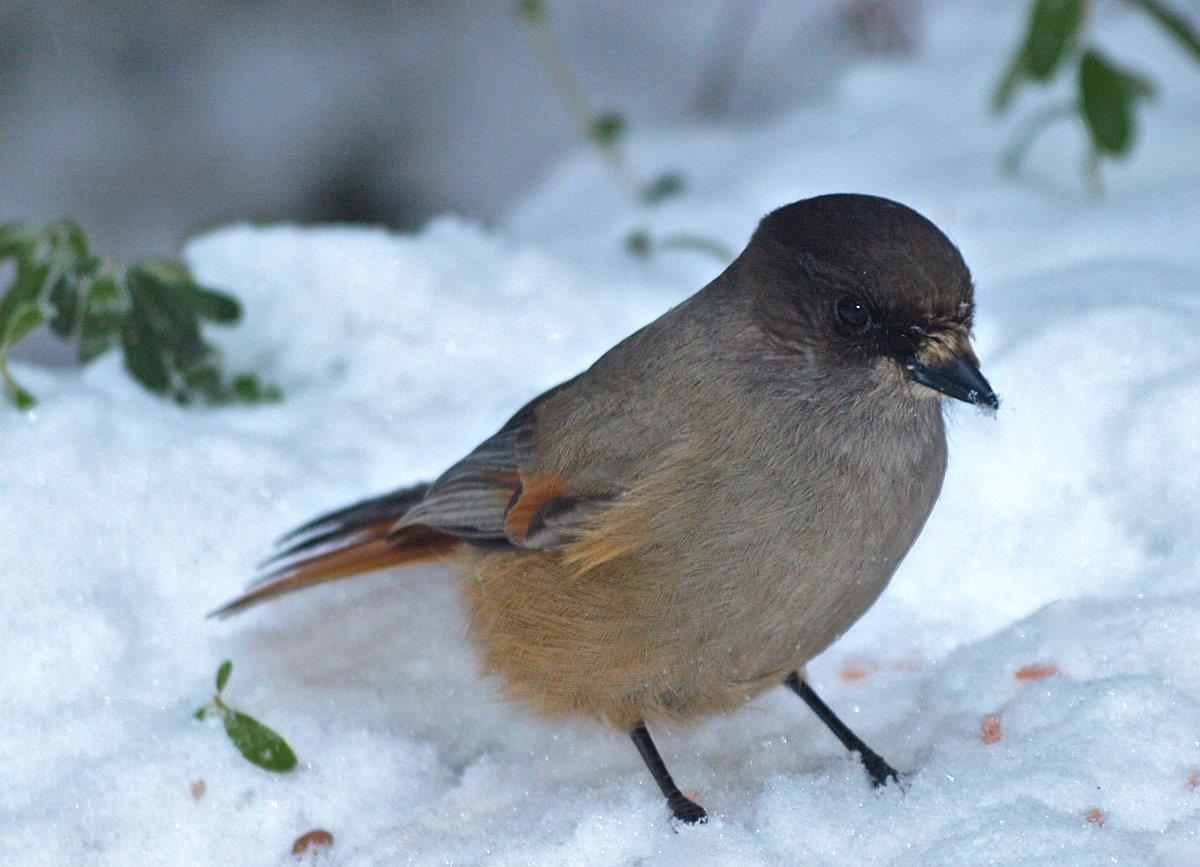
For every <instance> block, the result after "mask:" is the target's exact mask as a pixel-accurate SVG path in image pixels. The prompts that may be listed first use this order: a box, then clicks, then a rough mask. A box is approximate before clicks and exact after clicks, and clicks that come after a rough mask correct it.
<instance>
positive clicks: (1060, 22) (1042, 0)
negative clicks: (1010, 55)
mask: <svg viewBox="0 0 1200 867" xmlns="http://www.w3.org/2000/svg"><path fill="white" fill-rule="evenodd" d="M1082 21H1083V0H1038V2H1037V3H1036V4H1034V7H1033V14H1032V15H1031V16H1030V19H1029V33H1028V35H1027V36H1026V38H1025V46H1024V48H1023V49H1022V54H1023V55H1024V56H1025V69H1026V70H1027V71H1028V72H1029V74H1030V76H1032V77H1033V78H1035V79H1037V80H1038V81H1049V80H1050V78H1051V77H1053V75H1054V73H1055V72H1056V71H1057V70H1058V67H1059V64H1060V63H1062V59H1063V58H1064V57H1065V56H1066V54H1067V49H1068V48H1069V47H1070V46H1071V44H1072V43H1073V42H1074V40H1075V34H1076V33H1078V32H1079V24H1080V22H1082Z"/></svg>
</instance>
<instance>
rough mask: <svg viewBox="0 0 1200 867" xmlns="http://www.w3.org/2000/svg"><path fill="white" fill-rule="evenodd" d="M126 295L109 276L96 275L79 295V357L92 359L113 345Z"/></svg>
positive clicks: (85, 362) (126, 299)
mask: <svg viewBox="0 0 1200 867" xmlns="http://www.w3.org/2000/svg"><path fill="white" fill-rule="evenodd" d="M128 300H129V299H128V297H127V296H126V295H125V293H124V292H122V290H121V288H120V287H119V286H118V285H117V281H116V280H115V279H114V278H112V277H109V276H104V277H100V278H97V279H96V280H95V281H94V282H93V283H92V285H91V286H89V287H88V291H87V294H86V295H84V297H83V314H82V322H81V324H80V326H79V360H80V361H81V362H83V363H84V364H87V363H88V362H90V361H94V360H95V359H97V358H99V357H100V356H101V355H103V354H104V353H105V352H107V351H108V350H110V349H112V347H113V346H115V345H116V343H117V340H118V339H119V337H120V334H121V322H122V320H123V319H124V317H125V314H126V309H127V307H128Z"/></svg>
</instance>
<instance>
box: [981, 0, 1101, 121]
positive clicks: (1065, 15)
mask: <svg viewBox="0 0 1200 867" xmlns="http://www.w3.org/2000/svg"><path fill="white" fill-rule="evenodd" d="M1083 7H1084V0H1036V2H1035V3H1034V4H1033V9H1032V11H1031V12H1030V15H1029V23H1028V25H1027V27H1026V30H1025V37H1024V39H1023V40H1022V42H1021V47H1020V48H1019V49H1017V53H1016V55H1015V56H1014V57H1013V60H1012V63H1011V64H1009V67H1008V70H1007V71H1006V72H1005V74H1004V77H1003V78H1002V79H1001V80H1000V84H999V86H998V87H997V88H996V92H995V94H994V95H993V97H992V108H993V109H994V110H995V111H997V112H1002V111H1004V110H1005V109H1007V108H1008V106H1009V105H1010V104H1011V102H1012V98H1013V96H1014V94H1015V93H1016V89H1017V86H1018V85H1019V84H1020V83H1021V82H1022V80H1024V79H1026V78H1029V79H1032V80H1034V81H1049V80H1050V79H1051V78H1053V77H1054V73H1055V72H1057V71H1058V68H1059V66H1060V65H1061V64H1062V61H1063V59H1064V58H1065V57H1066V56H1067V54H1069V53H1070V49H1071V46H1072V45H1073V44H1074V42H1075V38H1076V36H1077V35H1078V33H1079V25H1080V24H1081V23H1082V22H1083Z"/></svg>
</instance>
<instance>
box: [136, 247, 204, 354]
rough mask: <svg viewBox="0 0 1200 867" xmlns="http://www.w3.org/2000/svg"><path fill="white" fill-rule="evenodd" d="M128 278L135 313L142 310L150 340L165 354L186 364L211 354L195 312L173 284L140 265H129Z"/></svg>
mask: <svg viewBox="0 0 1200 867" xmlns="http://www.w3.org/2000/svg"><path fill="white" fill-rule="evenodd" d="M126 279H127V282H128V285H129V292H130V295H131V296H132V298H133V306H134V312H138V311H140V312H141V313H142V315H143V316H144V317H145V319H146V322H147V323H148V325H149V328H150V333H151V335H152V337H151V339H152V340H153V341H154V342H155V343H156V344H158V347H159V349H160V351H161V352H162V353H163V355H164V357H166V358H167V359H168V360H169V361H173V362H174V363H175V364H176V366H179V367H187V366H190V365H192V364H197V363H199V362H200V361H201V359H203V358H204V357H205V356H206V355H208V347H207V346H206V345H205V343H204V340H203V338H202V337H201V336H200V322H199V321H198V320H197V318H196V314H195V313H193V312H192V309H191V308H190V307H188V305H187V304H186V303H184V301H183V300H182V299H181V298H180V296H179V294H178V293H177V292H175V291H174V289H173V287H172V286H171V285H170V284H168V283H164V282H162V280H161V279H160V278H159V277H158V276H156V275H154V274H153V273H152V272H150V271H145V270H143V269H141V268H130V269H129V274H128V276H127V278H126Z"/></svg>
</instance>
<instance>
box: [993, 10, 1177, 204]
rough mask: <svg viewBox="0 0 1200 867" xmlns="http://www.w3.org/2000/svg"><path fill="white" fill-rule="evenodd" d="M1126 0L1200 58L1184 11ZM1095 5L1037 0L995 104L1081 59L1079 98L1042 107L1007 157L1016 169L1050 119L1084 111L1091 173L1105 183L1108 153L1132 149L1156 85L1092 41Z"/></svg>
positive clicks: (1005, 103)
mask: <svg viewBox="0 0 1200 867" xmlns="http://www.w3.org/2000/svg"><path fill="white" fill-rule="evenodd" d="M1124 2H1126V3H1127V4H1128V5H1130V6H1132V7H1134V8H1135V9H1138V10H1141V11H1142V12H1144V13H1145V14H1146V15H1148V16H1149V17H1150V18H1151V20H1153V21H1154V22H1155V23H1156V24H1158V25H1159V26H1160V27H1161V28H1163V30H1164V31H1165V32H1166V33H1167V35H1168V36H1169V37H1170V38H1171V39H1173V40H1175V41H1176V42H1178V43H1179V44H1180V45H1182V46H1183V47H1184V48H1185V49H1186V50H1187V51H1188V52H1189V53H1190V54H1191V55H1192V57H1193V59H1196V60H1200V38H1198V37H1197V35H1196V33H1195V31H1193V30H1192V28H1191V25H1190V24H1189V23H1188V21H1187V20H1186V19H1185V18H1184V17H1183V16H1181V15H1179V14H1178V13H1177V12H1175V11H1174V10H1172V9H1171V8H1169V7H1168V6H1166V5H1165V4H1163V3H1161V2H1160V0H1124ZM1088 8H1089V0H1034V2H1033V4H1032V6H1031V9H1030V15H1029V22H1028V24H1027V26H1026V30H1025V36H1024V38H1023V39H1022V41H1021V45H1020V47H1019V48H1018V49H1017V52H1016V54H1015V55H1014V57H1013V60H1012V62H1011V63H1010V64H1009V67H1008V70H1007V72H1005V74H1004V76H1003V77H1002V78H1001V80H1000V83H999V85H998V86H997V88H996V91H995V93H994V94H993V97H992V107H993V109H994V110H995V111H997V112H1004V111H1007V110H1008V109H1009V107H1010V106H1011V105H1012V101H1013V98H1014V96H1015V94H1016V92H1017V90H1018V88H1019V87H1020V86H1021V85H1022V84H1024V83H1027V82H1032V83H1038V84H1043V85H1044V84H1047V83H1048V82H1050V81H1051V80H1052V79H1053V78H1054V77H1055V76H1056V75H1057V74H1058V72H1059V71H1060V70H1061V69H1063V68H1064V67H1066V66H1070V65H1073V66H1075V67H1076V77H1075V86H1076V92H1077V96H1076V98H1075V99H1074V101H1072V102H1071V103H1069V104H1068V105H1067V106H1052V107H1051V108H1049V109H1045V110H1043V111H1042V112H1039V113H1038V114H1036V115H1034V116H1033V118H1031V119H1030V121H1029V122H1028V123H1026V124H1025V125H1024V126H1023V127H1022V129H1021V130H1020V132H1019V133H1018V135H1017V137H1016V141H1015V142H1014V143H1013V144H1012V145H1011V146H1010V147H1009V148H1008V149H1007V150H1006V151H1005V153H1004V155H1003V156H1002V158H1001V161H1002V164H1003V165H1004V167H1005V168H1006V169H1008V170H1009V171H1015V170H1016V167H1017V166H1018V165H1019V163H1020V161H1021V159H1022V157H1023V156H1024V155H1025V153H1026V152H1027V151H1028V149H1029V146H1030V145H1031V144H1032V142H1033V140H1034V139H1035V138H1036V137H1037V136H1038V135H1040V134H1041V133H1042V132H1043V131H1044V130H1045V129H1046V127H1047V126H1048V125H1049V124H1050V123H1052V122H1054V121H1057V120H1061V119H1063V118H1065V117H1068V116H1069V115H1071V114H1077V115H1078V116H1079V118H1080V119H1081V120H1082V121H1083V125H1084V129H1086V130H1087V134H1088V142H1089V152H1088V154H1087V155H1086V157H1085V159H1084V174H1085V176H1087V177H1088V178H1089V179H1090V180H1091V181H1092V183H1093V184H1094V185H1095V186H1096V188H1097V189H1099V188H1100V182H1101V176H1100V163H1101V160H1102V159H1103V158H1105V157H1110V158H1115V159H1121V158H1123V157H1125V156H1127V155H1128V154H1129V153H1130V151H1131V150H1132V148H1133V143H1134V141H1135V138H1136V131H1137V125H1136V114H1135V108H1136V106H1137V104H1138V102H1139V101H1144V100H1148V99H1151V98H1153V96H1154V86H1153V84H1152V82H1150V81H1149V79H1147V78H1145V77H1144V76H1142V75H1140V74H1139V73H1137V72H1134V71H1133V70H1130V69H1126V68H1124V67H1121V66H1119V65H1118V64H1116V63H1114V62H1113V61H1112V60H1110V59H1109V58H1108V57H1106V56H1105V55H1104V54H1102V53H1101V52H1100V51H1098V50H1097V49H1096V48H1095V47H1093V46H1090V45H1088V44H1086V40H1085V38H1084V34H1083V32H1082V31H1083V25H1084V23H1085V20H1086V18H1087V12H1088Z"/></svg>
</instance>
